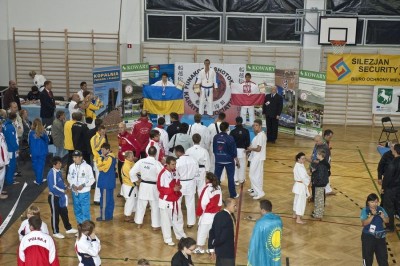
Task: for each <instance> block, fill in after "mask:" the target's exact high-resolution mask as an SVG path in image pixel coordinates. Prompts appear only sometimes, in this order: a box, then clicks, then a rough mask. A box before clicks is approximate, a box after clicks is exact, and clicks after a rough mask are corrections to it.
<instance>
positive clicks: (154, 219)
mask: <svg viewBox="0 0 400 266" xmlns="http://www.w3.org/2000/svg"><path fill="white" fill-rule="evenodd" d="M147 152H148V154H149V156H148V157H146V158H143V159H140V160H139V161H137V162H136V163H135V165H134V166H133V167H132V169H131V170H130V171H129V176H130V177H131V180H135V176H137V175H138V174H140V178H141V182H140V187H139V191H138V201H137V207H136V213H135V223H136V224H137V225H138V228H141V227H142V224H143V217H144V214H145V212H146V206H147V203H149V204H150V206H151V227H152V228H153V230H155V231H157V230H160V226H161V221H160V209H159V208H158V190H157V185H156V184H157V183H156V182H157V177H158V174H159V173H160V171H161V170H162V169H163V166H162V164H161V163H160V162H159V161H157V160H156V158H155V156H156V153H157V150H156V148H155V147H150V148H149V149H148V151H147Z"/></svg>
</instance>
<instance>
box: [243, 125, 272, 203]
mask: <svg viewBox="0 0 400 266" xmlns="http://www.w3.org/2000/svg"><path fill="white" fill-rule="evenodd" d="M253 130H254V134H255V135H256V136H255V137H254V138H253V140H252V141H251V145H250V147H248V148H247V150H246V151H247V152H250V156H249V161H250V170H249V177H250V181H251V190H250V196H252V197H253V199H255V200H258V199H261V198H262V197H264V195H265V193H264V189H263V178H264V161H265V154H266V149H267V136H266V135H265V133H264V131H262V121H261V119H256V120H254V124H253Z"/></svg>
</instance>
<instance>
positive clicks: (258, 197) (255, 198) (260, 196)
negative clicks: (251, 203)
mask: <svg viewBox="0 0 400 266" xmlns="http://www.w3.org/2000/svg"><path fill="white" fill-rule="evenodd" d="M264 196H265V193H264V194H262V195H257V196H255V197H253V199H254V200H259V199H261V198H262V197H264Z"/></svg>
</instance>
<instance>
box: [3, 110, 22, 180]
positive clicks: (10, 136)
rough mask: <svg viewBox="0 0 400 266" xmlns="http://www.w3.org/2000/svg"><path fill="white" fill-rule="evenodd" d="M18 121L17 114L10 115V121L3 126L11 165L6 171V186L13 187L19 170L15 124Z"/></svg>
mask: <svg viewBox="0 0 400 266" xmlns="http://www.w3.org/2000/svg"><path fill="white" fill-rule="evenodd" d="M16 119H17V114H16V113H9V114H8V119H7V121H6V122H5V123H4V125H3V134H4V137H5V139H6V143H7V148H8V155H9V158H10V163H9V164H8V165H7V169H6V178H5V183H6V185H12V184H13V183H14V173H15V170H16V168H17V151H18V150H19V145H18V136H17V132H16V130H15V127H14V123H15V121H16Z"/></svg>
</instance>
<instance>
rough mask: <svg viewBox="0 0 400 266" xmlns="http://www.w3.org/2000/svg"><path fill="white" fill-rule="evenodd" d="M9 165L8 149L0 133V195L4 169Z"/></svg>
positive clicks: (4, 173) (4, 174)
mask: <svg viewBox="0 0 400 266" xmlns="http://www.w3.org/2000/svg"><path fill="white" fill-rule="evenodd" d="M9 163H10V158H9V156H8V148H7V143H6V139H5V137H4V135H3V133H1V132H0V167H2V168H1V170H0V193H1V192H2V191H3V187H4V180H5V176H6V167H7V165H8V164H9Z"/></svg>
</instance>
